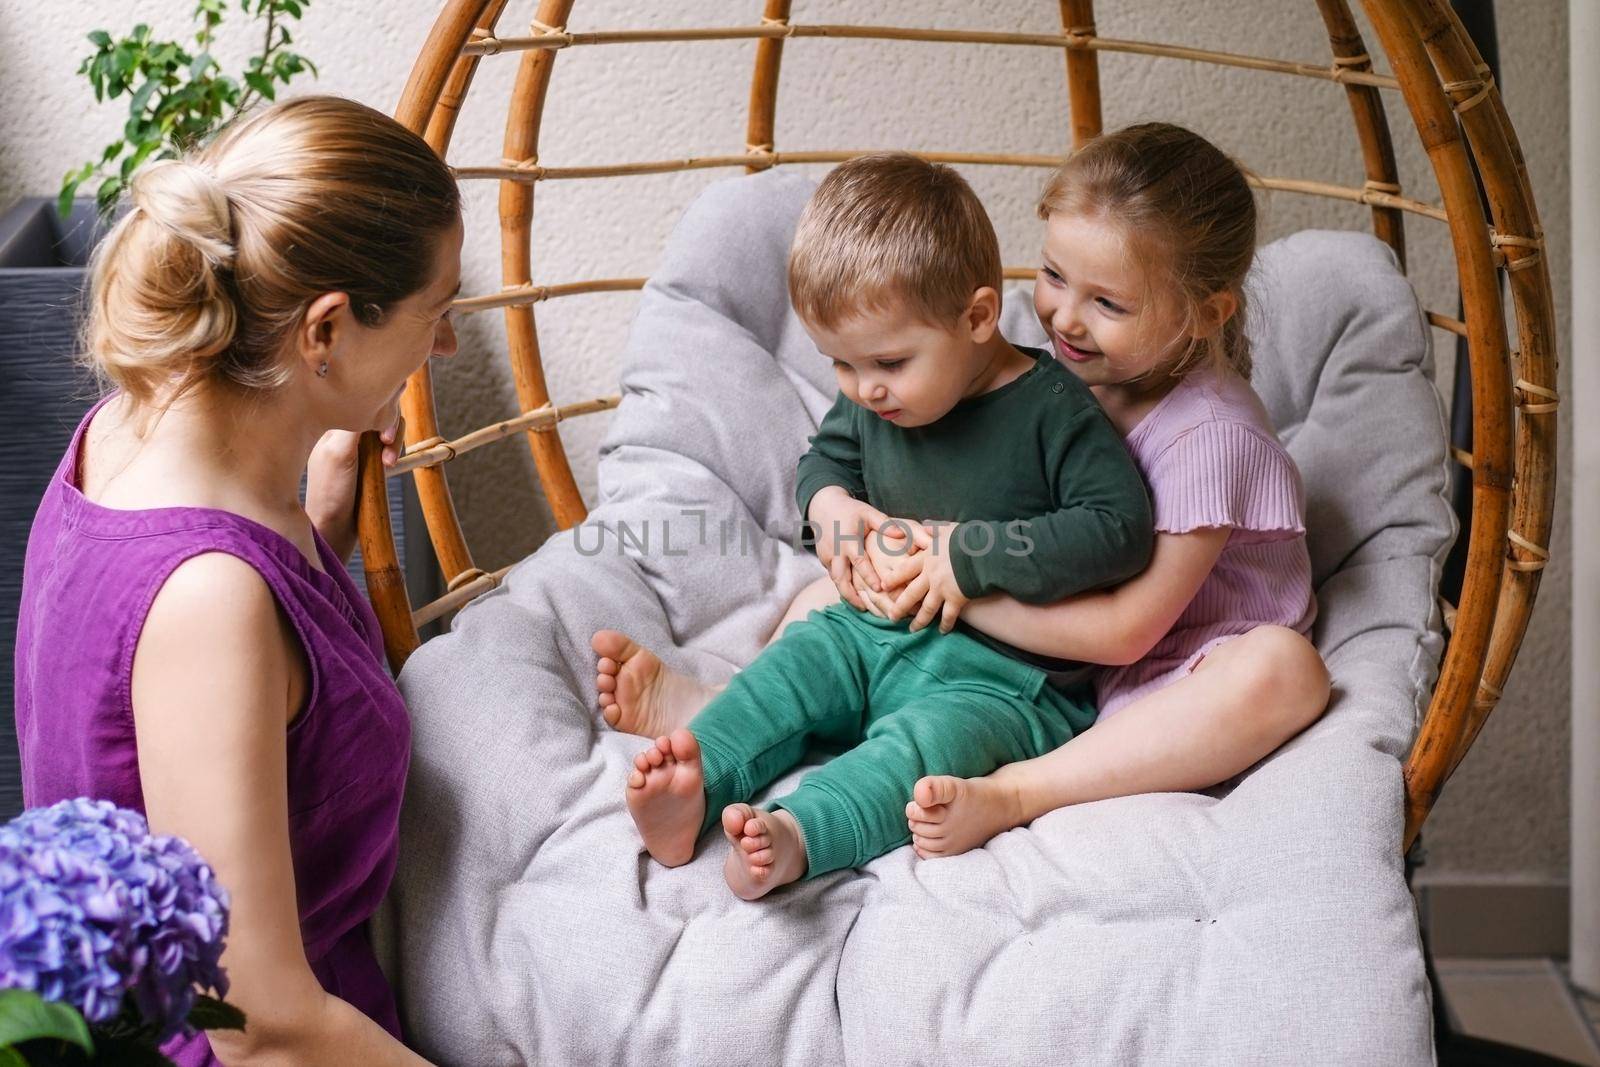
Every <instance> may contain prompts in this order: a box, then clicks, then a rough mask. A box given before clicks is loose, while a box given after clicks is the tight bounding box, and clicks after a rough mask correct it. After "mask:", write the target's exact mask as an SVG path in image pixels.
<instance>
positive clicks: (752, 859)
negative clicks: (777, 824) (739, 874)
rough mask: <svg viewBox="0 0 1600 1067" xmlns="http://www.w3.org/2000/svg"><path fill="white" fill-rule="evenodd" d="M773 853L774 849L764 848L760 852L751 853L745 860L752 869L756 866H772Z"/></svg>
mask: <svg viewBox="0 0 1600 1067" xmlns="http://www.w3.org/2000/svg"><path fill="white" fill-rule="evenodd" d="M773 855H774V853H773V851H772V849H770V848H764V849H761V850H760V851H758V852H752V853H750V855H749V856H748V857H746V859H745V862H747V863H749V864H750V866H751V868H752V869H754V868H756V867H771V866H772V857H773Z"/></svg>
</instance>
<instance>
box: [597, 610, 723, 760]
mask: <svg viewBox="0 0 1600 1067" xmlns="http://www.w3.org/2000/svg"><path fill="white" fill-rule="evenodd" d="M589 647H590V648H592V649H594V652H595V655H596V656H598V657H599V662H598V663H596V665H595V671H596V677H595V681H594V684H595V688H596V689H598V690H599V691H600V714H601V715H602V716H604V717H605V720H606V724H607V725H608V726H610V727H611V728H612V729H613V730H618V731H620V732H622V733H625V734H638V735H639V736H640V737H662V736H664V735H666V734H670V733H672V731H674V730H677V729H681V728H682V727H684V726H687V725H689V720H690V719H692V718H694V717H695V715H696V713H698V712H699V710H700V709H701V708H703V707H705V706H706V704H707V703H708V702H709V701H710V700H711V698H712V697H714V696H716V695H717V692H718V690H717V689H715V688H713V687H712V686H709V685H703V684H701V683H700V682H697V681H695V680H694V679H693V678H690V677H688V676H687V675H682V674H679V673H677V672H676V671H672V670H668V669H667V667H666V666H665V665H664V664H663V663H662V662H661V660H659V659H658V658H656V655H655V653H653V652H651V651H650V650H649V649H647V648H643V647H641V646H639V645H637V644H635V643H634V642H633V641H631V640H629V639H628V636H627V635H626V634H622V633H618V632H617V631H616V630H599V631H597V632H596V633H595V635H594V637H593V638H591V639H590V641H589Z"/></svg>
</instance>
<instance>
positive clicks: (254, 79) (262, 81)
mask: <svg viewBox="0 0 1600 1067" xmlns="http://www.w3.org/2000/svg"><path fill="white" fill-rule="evenodd" d="M244 82H245V84H246V85H248V86H250V88H252V89H254V90H255V91H256V92H258V93H260V94H261V95H262V96H264V97H266V98H267V99H268V100H273V99H276V94H275V92H274V90H273V88H272V83H271V82H270V81H268V80H267V79H266V78H265V77H263V76H262V75H260V74H257V73H255V72H254V71H252V72H250V73H248V74H246V75H245V76H244Z"/></svg>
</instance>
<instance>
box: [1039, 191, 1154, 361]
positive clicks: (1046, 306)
mask: <svg viewBox="0 0 1600 1067" xmlns="http://www.w3.org/2000/svg"><path fill="white" fill-rule="evenodd" d="M1033 307H1034V310H1035V311H1036V312H1038V315H1039V322H1040V323H1041V324H1043V326H1044V328H1045V330H1046V331H1047V332H1048V333H1049V335H1050V344H1051V347H1052V349H1053V350H1054V352H1055V355H1056V358H1057V359H1058V360H1060V361H1061V362H1062V363H1063V364H1065V365H1066V367H1067V369H1068V370H1070V371H1072V373H1074V374H1076V375H1077V376H1078V377H1079V378H1080V379H1082V380H1083V382H1084V383H1085V384H1086V385H1091V386H1096V385H1118V384H1122V383H1125V382H1128V381H1131V380H1133V379H1137V378H1140V377H1141V376H1143V375H1146V374H1148V373H1149V372H1150V371H1151V370H1153V369H1155V368H1156V367H1158V366H1159V365H1161V364H1162V363H1163V362H1165V361H1166V360H1167V359H1168V358H1169V356H1170V355H1172V354H1173V353H1172V350H1173V349H1174V348H1176V342H1177V341H1178V339H1179V338H1180V337H1181V336H1183V323H1182V321H1181V315H1180V314H1179V313H1178V312H1177V310H1176V309H1174V308H1170V307H1168V306H1167V302H1166V301H1161V300H1157V299H1155V298H1154V294H1153V293H1152V291H1151V287H1150V285H1149V284H1148V282H1147V278H1146V276H1145V272H1144V270H1143V269H1142V268H1141V267H1140V266H1139V264H1138V262H1136V260H1135V258H1134V254H1133V251H1132V249H1131V247H1130V246H1129V242H1128V241H1127V239H1126V238H1125V236H1124V235H1123V233H1122V232H1121V230H1119V229H1118V228H1117V227H1116V226H1115V225H1113V224H1112V223H1111V222H1109V221H1107V220H1105V219H1100V218H1095V217H1090V216H1083V215H1068V214H1062V213H1057V214H1054V215H1051V216H1050V218H1049V219H1048V220H1046V222H1045V239H1044V264H1043V266H1041V267H1040V268H1039V277H1038V279H1037V280H1036V281H1035V282H1034V287H1033Z"/></svg>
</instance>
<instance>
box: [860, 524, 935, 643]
mask: <svg viewBox="0 0 1600 1067" xmlns="http://www.w3.org/2000/svg"><path fill="white" fill-rule="evenodd" d="M914 528H918V529H920V527H919V526H918V524H917V523H914V522H912V521H910V520H909V519H889V520H887V521H886V522H885V523H884V524H883V525H881V526H879V527H878V529H877V532H876V533H873V534H871V535H869V536H868V537H867V560H868V562H870V563H871V564H872V569H873V570H874V571H875V572H876V573H877V575H878V581H879V583H880V585H881V586H882V588H880V589H873V588H872V587H871V586H869V585H868V584H867V583H866V582H865V581H863V580H862V578H861V576H860V575H859V574H858V575H856V576H855V577H854V580H853V584H854V585H855V590H856V595H857V596H859V597H860V598H861V600H862V602H863V603H864V604H866V606H867V607H866V610H867V611H868V612H870V613H871V614H873V615H876V616H878V617H879V618H880V619H887V618H890V617H891V616H890V612H891V611H893V609H894V598H895V595H896V593H898V592H899V591H900V589H902V588H904V586H905V583H906V581H907V580H908V579H910V578H912V577H914V576H915V575H916V573H917V572H918V571H919V570H920V569H921V566H920V564H918V565H915V566H906V561H907V559H908V558H909V557H910V556H912V555H914V554H916V553H917V552H920V551H922V550H921V549H919V548H917V547H916V545H915V544H914V543H913V541H912V539H911V537H910V536H909V534H910V532H911V531H912V530H913V529H914Z"/></svg>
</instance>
